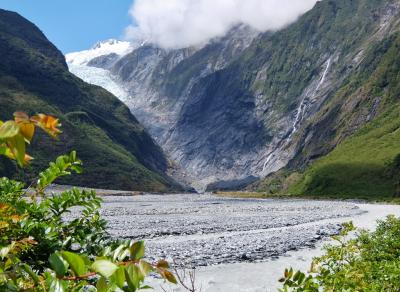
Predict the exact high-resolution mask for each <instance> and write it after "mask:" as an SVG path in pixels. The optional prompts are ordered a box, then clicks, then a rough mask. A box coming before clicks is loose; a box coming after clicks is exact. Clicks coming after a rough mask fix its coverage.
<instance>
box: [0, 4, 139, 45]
mask: <svg viewBox="0 0 400 292" xmlns="http://www.w3.org/2000/svg"><path fill="white" fill-rule="evenodd" d="M131 4H132V0H1V1H0V8H2V9H7V10H12V11H16V12H18V13H19V14H21V15H22V16H24V17H25V18H27V19H29V20H30V21H32V22H33V23H35V24H36V25H37V26H38V27H39V28H40V29H41V30H42V31H43V32H44V33H45V35H46V36H47V38H48V39H49V40H50V41H51V42H53V43H54V44H55V45H56V46H57V47H58V48H59V49H60V50H61V51H62V52H63V53H68V52H72V51H80V50H83V49H87V48H89V47H91V46H92V45H93V44H94V43H96V42H97V41H100V40H104V39H108V38H120V37H121V36H123V33H124V29H125V27H126V26H128V25H129V24H130V23H131V18H130V17H129V14H128V10H129V7H130V6H131Z"/></svg>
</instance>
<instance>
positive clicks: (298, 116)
mask: <svg viewBox="0 0 400 292" xmlns="http://www.w3.org/2000/svg"><path fill="white" fill-rule="evenodd" d="M331 60H332V58H329V59H328V60H327V62H326V67H325V70H324V72H323V73H322V76H321V78H320V80H319V82H318V84H317V86H316V87H315V89H314V92H313V93H312V94H311V95H310V94H309V92H307V93H306V94H305V95H304V98H303V99H302V101H301V102H300V105H299V107H298V108H297V111H296V117H295V120H294V122H293V125H292V131H291V132H290V135H289V136H288V138H287V139H286V141H285V143H284V144H283V146H286V145H287V143H288V142H289V141H290V140H291V138H292V136H293V135H294V134H295V133H296V132H297V131H298V129H299V125H300V123H301V122H302V121H303V118H304V114H305V113H306V112H307V109H308V108H307V107H308V101H309V100H311V99H312V98H314V97H315V96H316V95H317V93H318V91H319V90H320V88H321V86H322V85H323V84H324V83H325V80H326V76H327V75H328V72H329V69H330V66H331ZM280 148H281V147H279V146H278V147H277V148H276V149H274V150H272V151H271V153H270V154H269V155H268V157H267V159H266V160H265V162H264V165H263V170H262V172H263V173H264V172H265V171H266V170H267V166H268V164H269V163H270V162H271V160H272V158H274V156H275V152H276V151H277V150H278V149H280Z"/></svg>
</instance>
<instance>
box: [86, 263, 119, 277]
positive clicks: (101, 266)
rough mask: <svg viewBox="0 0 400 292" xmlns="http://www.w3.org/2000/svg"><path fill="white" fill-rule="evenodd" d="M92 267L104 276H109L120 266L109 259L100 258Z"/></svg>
mask: <svg viewBox="0 0 400 292" xmlns="http://www.w3.org/2000/svg"><path fill="white" fill-rule="evenodd" d="M92 269H93V271H95V272H96V273H98V274H100V275H102V276H103V277H106V278H109V277H111V276H112V275H113V274H114V273H115V271H116V270H118V266H117V265H116V264H114V263H112V262H110V261H108V260H98V261H95V262H94V263H93V264H92Z"/></svg>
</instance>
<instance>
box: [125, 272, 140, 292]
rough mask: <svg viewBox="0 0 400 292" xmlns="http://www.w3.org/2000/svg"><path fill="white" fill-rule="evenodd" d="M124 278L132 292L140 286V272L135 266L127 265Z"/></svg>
mask: <svg viewBox="0 0 400 292" xmlns="http://www.w3.org/2000/svg"><path fill="white" fill-rule="evenodd" d="M125 278H126V282H127V283H128V287H129V289H130V290H131V291H132V292H135V291H136V290H137V289H138V288H139V285H140V279H141V276H140V271H139V268H138V267H137V266H136V265H129V266H127V267H126V268H125Z"/></svg>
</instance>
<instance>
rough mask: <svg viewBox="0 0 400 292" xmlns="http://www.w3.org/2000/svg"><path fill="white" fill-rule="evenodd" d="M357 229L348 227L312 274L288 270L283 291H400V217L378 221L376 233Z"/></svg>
mask: <svg viewBox="0 0 400 292" xmlns="http://www.w3.org/2000/svg"><path fill="white" fill-rule="evenodd" d="M353 230H354V226H353V224H351V223H347V224H345V225H344V228H343V230H342V232H341V234H340V236H336V237H334V240H335V241H336V243H337V244H333V245H328V246H326V247H325V254H324V255H323V256H322V257H319V258H316V259H315V260H314V262H313V264H312V266H311V270H310V272H309V273H308V274H306V273H303V272H301V271H298V272H296V273H294V271H293V270H292V269H290V270H289V269H287V270H286V271H285V274H284V277H283V278H282V279H281V280H280V281H281V282H283V286H284V287H283V289H282V290H281V291H310V292H313V291H315V292H318V291H321V290H323V291H393V292H398V291H399V289H400V218H396V217H394V216H389V217H388V218H387V219H386V220H384V221H379V222H378V227H377V229H376V231H374V232H367V231H359V232H358V234H357V235H356V237H355V238H353V239H349V240H346V239H345V238H346V236H347V235H348V234H349V232H351V231H353Z"/></svg>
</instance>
